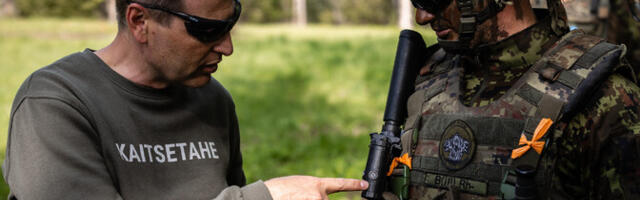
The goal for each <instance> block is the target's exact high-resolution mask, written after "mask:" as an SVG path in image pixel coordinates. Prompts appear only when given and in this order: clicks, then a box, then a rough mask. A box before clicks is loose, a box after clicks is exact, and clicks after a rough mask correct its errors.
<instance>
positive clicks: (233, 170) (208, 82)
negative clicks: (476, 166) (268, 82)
mask: <svg viewBox="0 0 640 200" xmlns="http://www.w3.org/2000/svg"><path fill="white" fill-rule="evenodd" d="M116 4H117V10H118V19H119V20H118V21H119V24H118V34H117V36H116V38H115V40H114V41H113V42H112V43H111V44H110V45H109V46H107V47H105V48H103V49H100V50H98V51H93V50H89V49H87V50H85V51H83V52H79V53H75V54H72V55H69V56H67V57H65V58H62V59H60V60H58V61H56V62H55V63H53V64H51V65H49V66H47V67H44V68H42V69H40V70H38V71H36V72H34V73H33V74H32V75H31V76H29V78H27V80H25V82H24V83H23V85H22V87H21V88H20V90H19V91H18V94H17V95H16V98H15V100H14V103H13V107H12V110H11V122H10V126H9V139H8V144H7V155H6V160H5V163H4V165H3V172H4V178H5V180H6V182H7V183H8V184H9V187H10V188H11V194H10V196H9V198H10V199H214V198H216V199H326V198H327V194H330V193H333V192H339V191H348V190H363V189H366V187H368V185H367V183H366V182H365V181H361V180H354V179H340V178H316V177H310V176H289V177H281V178H275V179H271V180H268V181H265V182H262V181H258V182H255V183H252V184H249V185H245V182H246V180H245V176H244V172H243V170H242V156H241V153H240V147H239V144H240V142H239V133H238V121H237V117H236V114H235V106H234V104H233V101H232V99H231V96H230V95H229V93H228V92H227V91H226V90H225V89H224V87H222V85H221V84H220V83H219V82H217V81H216V80H215V79H213V78H212V77H211V73H213V72H215V71H216V70H217V67H218V65H217V64H218V63H219V62H220V61H221V60H222V56H223V55H224V56H229V55H231V54H232V52H233V46H232V44H231V36H230V34H229V31H230V30H231V28H232V27H233V25H234V24H235V22H236V21H237V20H238V17H239V15H240V11H241V6H240V2H239V1H238V0H181V1H176V0H136V1H129V0H117V3H116Z"/></svg>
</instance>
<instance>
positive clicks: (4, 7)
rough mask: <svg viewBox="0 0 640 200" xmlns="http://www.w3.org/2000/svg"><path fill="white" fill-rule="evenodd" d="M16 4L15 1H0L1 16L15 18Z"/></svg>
mask: <svg viewBox="0 0 640 200" xmlns="http://www.w3.org/2000/svg"><path fill="white" fill-rule="evenodd" d="M15 15H16V4H15V3H14V2H13V0H0V16H15Z"/></svg>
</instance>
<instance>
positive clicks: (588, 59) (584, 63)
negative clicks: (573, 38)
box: [574, 42, 618, 68]
mask: <svg viewBox="0 0 640 200" xmlns="http://www.w3.org/2000/svg"><path fill="white" fill-rule="evenodd" d="M617 47H618V46H617V45H614V44H611V43H608V42H601V43H599V44H597V45H596V46H594V47H592V48H591V49H589V51H587V53H585V54H584V55H582V57H580V58H579V59H578V61H576V63H575V64H574V66H575V67H579V68H591V65H592V64H593V63H595V62H596V61H597V60H598V59H599V58H600V57H602V56H603V55H604V54H605V53H607V52H609V51H611V50H614V49H616V48H617Z"/></svg>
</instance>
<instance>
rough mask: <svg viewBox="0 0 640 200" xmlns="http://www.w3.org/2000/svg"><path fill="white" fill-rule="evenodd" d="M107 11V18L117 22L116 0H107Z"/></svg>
mask: <svg viewBox="0 0 640 200" xmlns="http://www.w3.org/2000/svg"><path fill="white" fill-rule="evenodd" d="M104 4H105V6H104V8H105V12H106V13H107V19H109V21H111V22H115V21H116V20H117V19H116V18H117V16H116V0H105V3H104Z"/></svg>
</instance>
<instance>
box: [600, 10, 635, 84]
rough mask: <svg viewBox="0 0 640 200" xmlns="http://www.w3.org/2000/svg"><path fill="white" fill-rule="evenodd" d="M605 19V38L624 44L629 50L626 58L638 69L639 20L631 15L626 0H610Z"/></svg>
mask: <svg viewBox="0 0 640 200" xmlns="http://www.w3.org/2000/svg"><path fill="white" fill-rule="evenodd" d="M609 2H610V4H609V8H610V12H609V16H608V18H607V19H606V21H607V40H609V42H612V43H615V44H625V45H627V48H628V49H629V51H628V52H627V59H628V60H629V62H630V63H631V65H633V66H634V67H635V70H636V73H638V71H640V70H639V69H640V22H636V21H634V20H633V18H632V17H631V13H630V12H629V8H628V5H627V4H626V2H627V1H626V0H610V1H609Z"/></svg>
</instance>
